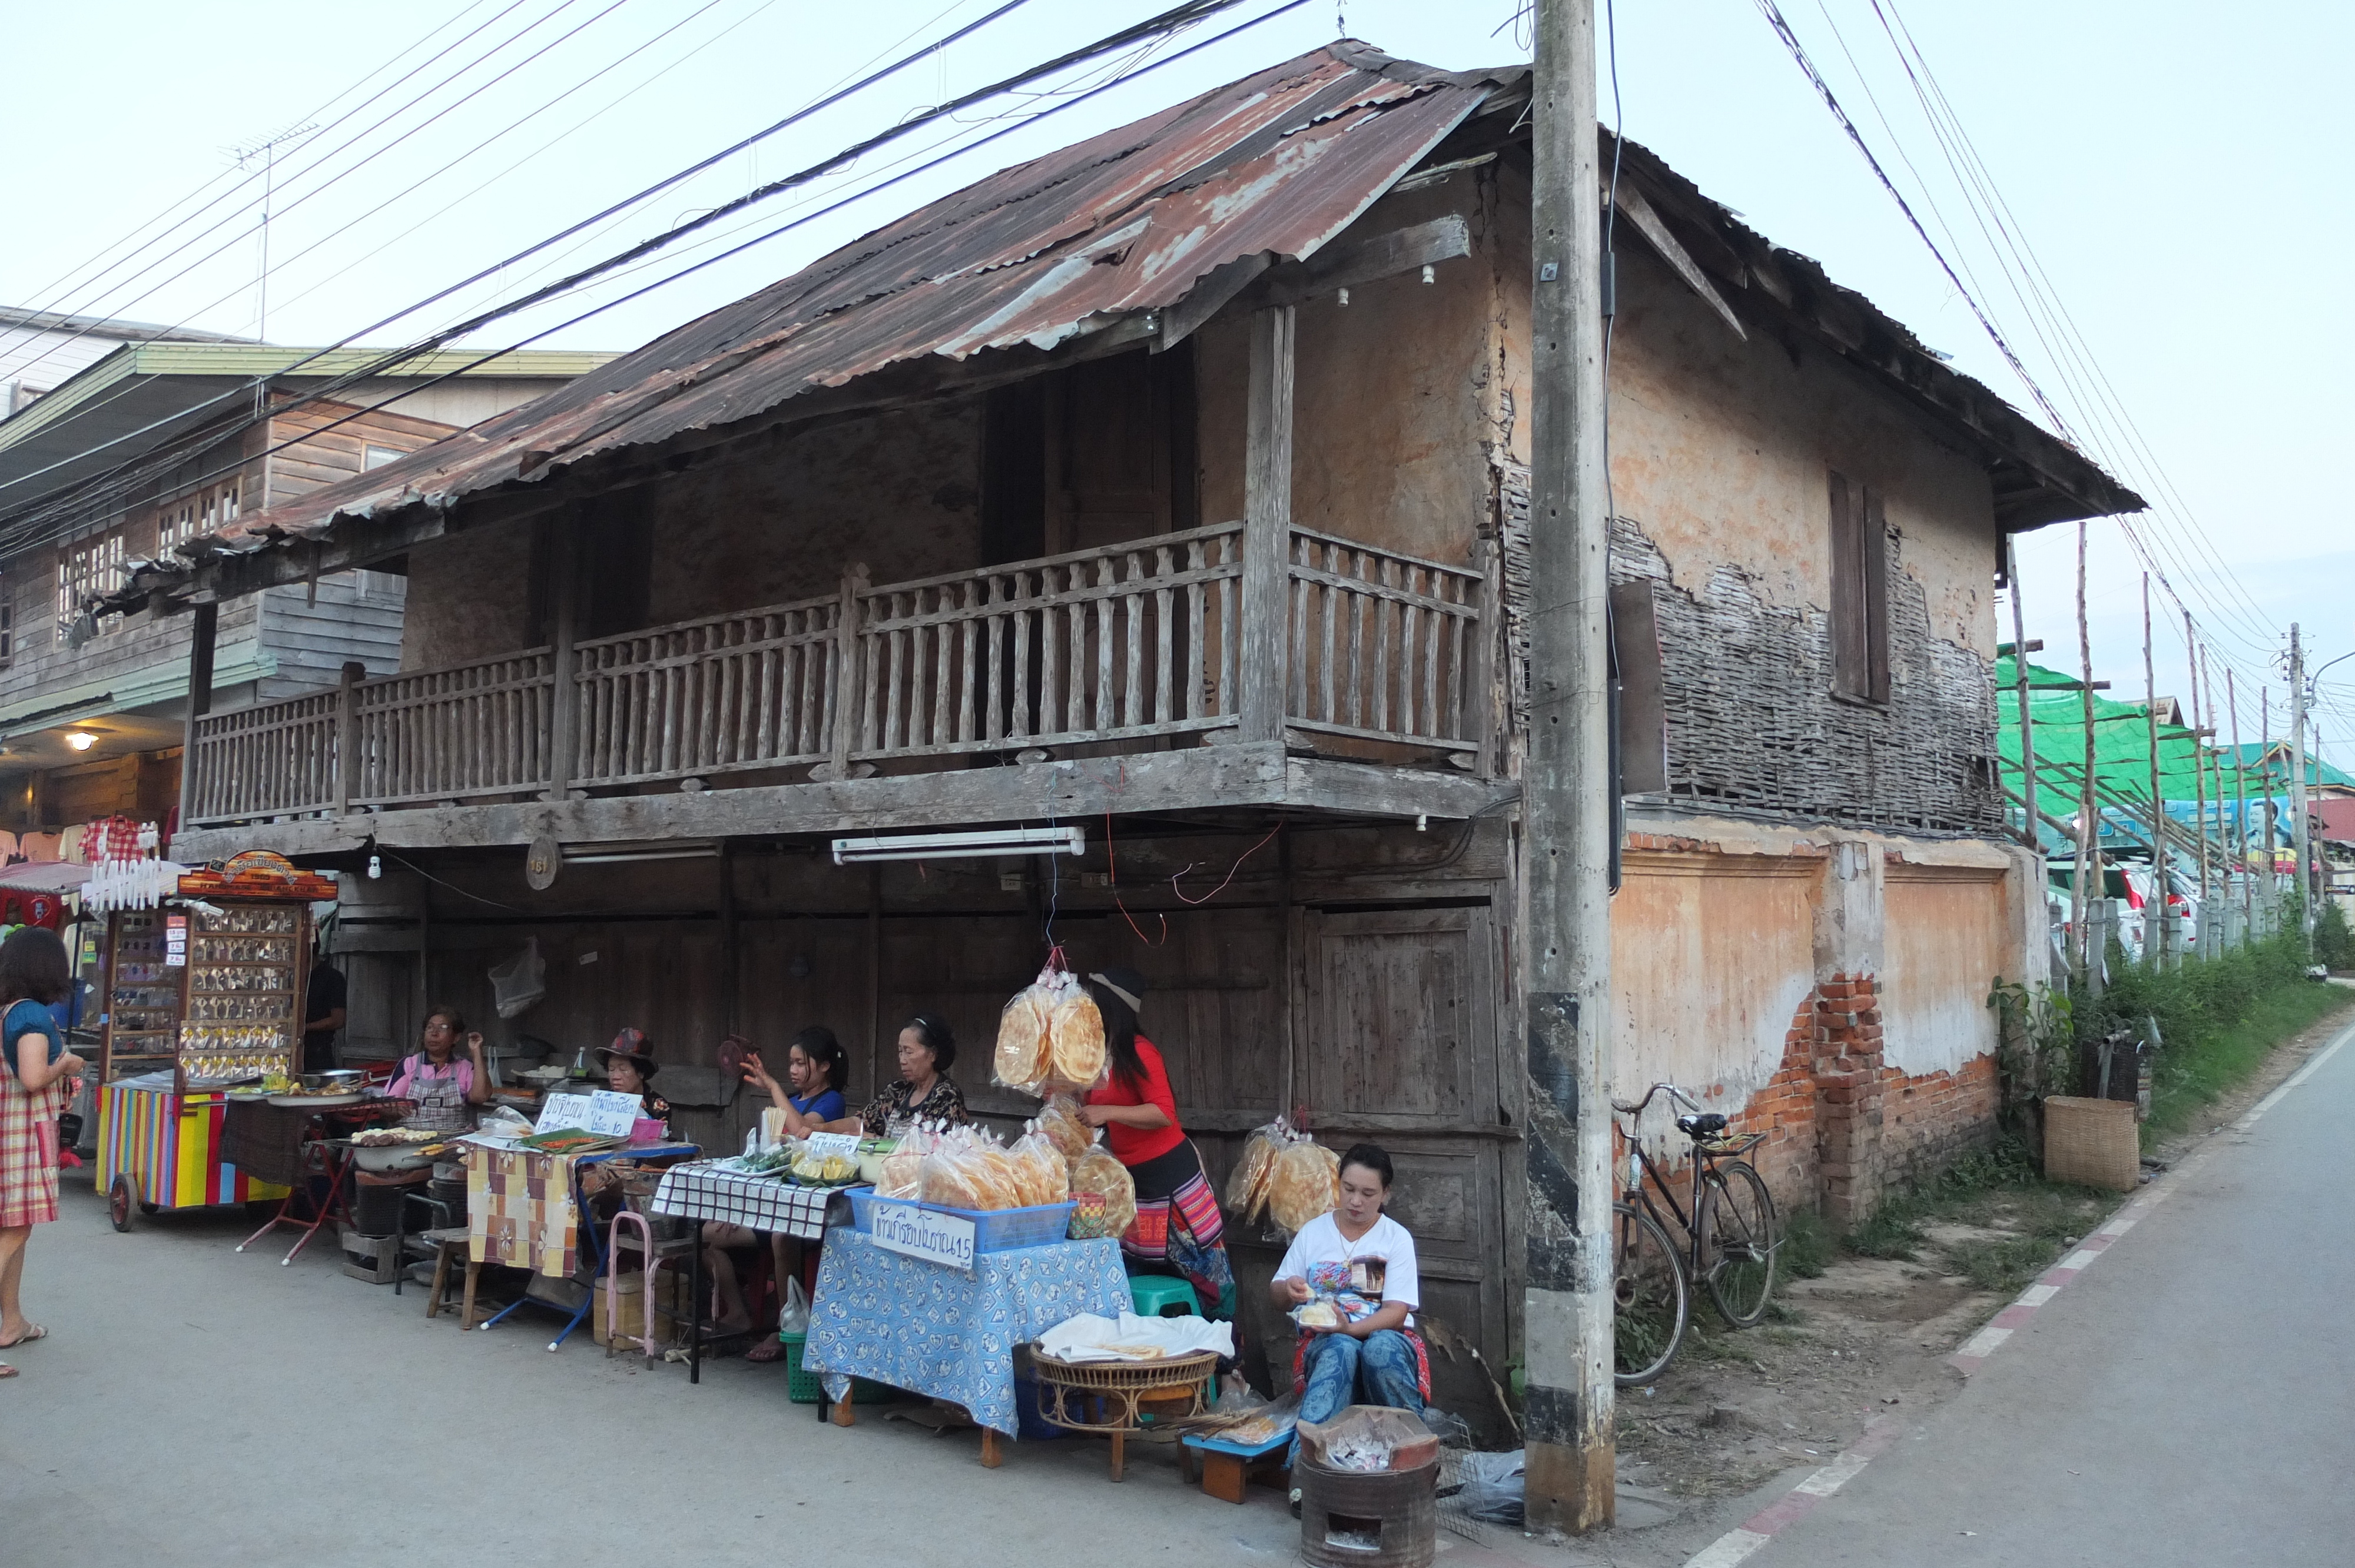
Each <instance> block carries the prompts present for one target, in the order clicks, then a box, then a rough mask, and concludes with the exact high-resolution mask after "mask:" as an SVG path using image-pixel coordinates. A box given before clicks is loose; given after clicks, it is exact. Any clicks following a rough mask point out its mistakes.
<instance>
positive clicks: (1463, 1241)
mask: <svg viewBox="0 0 2355 1568" xmlns="http://www.w3.org/2000/svg"><path fill="white" fill-rule="evenodd" d="M1303 920H1304V923H1305V930H1304V932H1303V937H1304V940H1303V942H1302V944H1301V962H1302V967H1303V970H1304V972H1303V973H1302V974H1301V976H1300V985H1299V989H1298V994H1299V996H1300V997H1301V999H1302V1003H1303V1007H1304V1012H1303V1013H1302V1015H1301V1017H1300V1019H1299V1022H1297V1024H1296V1025H1295V1028H1296V1031H1297V1035H1298V1038H1299V1039H1300V1041H1301V1042H1302V1044H1303V1051H1302V1072H1301V1079H1302V1082H1301V1086H1300V1088H1301V1097H1302V1100H1303V1103H1304V1104H1305V1106H1306V1107H1307V1109H1308V1112H1309V1116H1310V1120H1311V1125H1312V1127H1313V1128H1314V1129H1315V1131H1316V1135H1317V1137H1318V1139H1320V1140H1321V1141H1323V1142H1325V1143H1327V1144H1328V1145H1330V1146H1332V1147H1333V1148H1335V1149H1337V1150H1339V1149H1346V1148H1347V1147H1348V1145H1350V1144H1351V1143H1354V1142H1357V1141H1359V1139H1365V1140H1368V1141H1370V1142H1374V1143H1379V1144H1380V1145H1381V1146H1382V1148H1384V1149H1385V1150H1388V1151H1389V1153H1390V1156H1391V1163H1392V1165H1393V1167H1394V1168H1395V1171H1396V1174H1397V1182H1396V1185H1395V1187H1394V1188H1393V1190H1392V1197H1391V1215H1392V1216H1393V1217H1394V1218H1396V1219H1397V1220H1398V1222H1399V1223H1400V1224H1402V1225H1404V1226H1406V1227H1407V1229H1408V1230H1409V1231H1410V1232H1412V1234H1413V1235H1414V1238H1415V1252H1416V1255H1417V1258H1418V1260H1419V1263H1420V1265H1421V1268H1422V1272H1423V1302H1422V1306H1423V1314H1424V1315H1425V1316H1426V1317H1427V1318H1436V1319H1439V1321H1440V1323H1441V1324H1442V1325H1444V1329H1446V1330H1453V1331H1454V1332H1455V1333H1456V1334H1460V1335H1462V1336H1464V1337H1465V1338H1466V1339H1469V1340H1473V1341H1474V1342H1476V1343H1477V1344H1478V1345H1479V1346H1480V1348H1481V1351H1482V1353H1483V1354H1485V1355H1487V1356H1488V1357H1489V1358H1490V1359H1491V1361H1494V1362H1496V1363H1497V1364H1499V1365H1501V1364H1502V1363H1503V1362H1504V1361H1505V1360H1506V1358H1507V1355H1508V1349H1507V1331H1508V1330H1507V1324H1508V1318H1507V1306H1508V1303H1507V1300H1506V1280H1505V1274H1506V1270H1505V1269H1504V1268H1503V1267H1501V1266H1500V1265H1499V1262H1498V1260H1499V1258H1501V1257H1502V1255H1503V1248H1504V1245H1505V1221H1504V1208H1503V1202H1502V1192H1503V1181H1502V1178H1503V1153H1504V1150H1505V1148H1506V1146H1507V1144H1508V1141H1509V1140H1510V1139H1511V1138H1512V1137H1513V1136H1514V1133H1515V1131H1516V1129H1514V1128H1511V1127H1509V1126H1508V1124H1507V1123H1506V1122H1505V1119H1504V1117H1503V1114H1502V1108H1501V1103H1500V1100H1499V1097H1498V1088H1497V1085H1498V1079H1497V995H1496V992H1497V976H1498V974H1499V973H1500V972H1501V971H1500V967H1499V955H1498V953H1497V926H1496V921H1495V918H1494V916H1493V914H1492V912H1491V911H1490V910H1489V909H1488V908H1487V906H1473V907H1454V908H1423V909H1390V910H1381V911H1368V912H1349V911H1337V910H1332V911H1327V910H1310V911H1307V912H1305V915H1304V916H1303ZM1432 1371H1433V1376H1434V1378H1436V1379H1437V1380H1438V1381H1439V1387H1440V1388H1441V1390H1442V1391H1443V1392H1444V1394H1445V1397H1444V1398H1442V1400H1441V1401H1440V1403H1442V1404H1445V1405H1447V1406H1448V1407H1449V1408H1451V1409H1457V1410H1462V1411H1464V1412H1465V1414H1468V1415H1471V1416H1472V1417H1473V1418H1474V1419H1476V1420H1477V1419H1479V1418H1480V1415H1481V1414H1482V1412H1483V1411H1484V1410H1487V1409H1490V1408H1493V1396H1492V1395H1491V1394H1490V1393H1488V1392H1487V1387H1486V1385H1485V1383H1483V1382H1482V1381H1481V1379H1480V1375H1479V1372H1478V1371H1477V1369H1476V1368H1475V1367H1473V1366H1471V1365H1469V1364H1456V1363H1453V1362H1450V1361H1449V1360H1448V1359H1447V1358H1446V1357H1445V1356H1444V1355H1440V1354H1434V1355H1433V1366H1432Z"/></svg>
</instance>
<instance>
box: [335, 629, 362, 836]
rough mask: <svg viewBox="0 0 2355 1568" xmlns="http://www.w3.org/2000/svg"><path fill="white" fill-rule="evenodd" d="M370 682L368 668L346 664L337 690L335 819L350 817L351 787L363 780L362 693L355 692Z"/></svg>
mask: <svg viewBox="0 0 2355 1568" xmlns="http://www.w3.org/2000/svg"><path fill="white" fill-rule="evenodd" d="M367 679H368V666H367V665H366V664H363V663H361V662H359V661H358V660H357V659H346V660H345V661H344V668H343V678H342V680H341V681H340V682H339V683H337V685H336V764H335V774H336V785H335V789H334V791H333V794H334V797H335V801H336V815H337V816H339V817H343V816H348V815H350V814H351V810H352V787H353V785H354V784H355V783H356V782H357V780H358V779H359V777H360V712H359V693H358V692H357V691H355V690H354V689H353V688H355V687H357V685H358V684H359V683H361V682H362V681H365V680H367Z"/></svg>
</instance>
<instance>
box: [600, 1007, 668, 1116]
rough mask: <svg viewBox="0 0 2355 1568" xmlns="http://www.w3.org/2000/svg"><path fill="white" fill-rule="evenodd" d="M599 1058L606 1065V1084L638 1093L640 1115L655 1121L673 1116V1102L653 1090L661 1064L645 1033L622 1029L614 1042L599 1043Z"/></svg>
mask: <svg viewBox="0 0 2355 1568" xmlns="http://www.w3.org/2000/svg"><path fill="white" fill-rule="evenodd" d="M597 1060H598V1062H599V1063H600V1064H602V1065H603V1067H604V1069H605V1086H606V1087H607V1088H609V1089H611V1090H612V1091H613V1093H615V1094H617V1095H635V1096H637V1097H638V1107H639V1110H638V1114H639V1115H641V1116H643V1117H645V1118H649V1119H650V1120H654V1121H668V1120H669V1119H670V1102H669V1101H668V1100H666V1099H665V1098H663V1097H661V1096H660V1095H658V1094H656V1093H655V1090H654V1082H653V1080H654V1075H655V1074H656V1073H658V1072H660V1071H662V1064H661V1063H659V1062H657V1061H655V1045H654V1042H653V1041H651V1040H649V1039H647V1038H646V1037H645V1033H642V1032H641V1031H639V1030H635V1029H624V1030H623V1031H622V1032H621V1033H619V1034H616V1035H614V1036H613V1044H611V1045H600V1046H598V1047H597Z"/></svg>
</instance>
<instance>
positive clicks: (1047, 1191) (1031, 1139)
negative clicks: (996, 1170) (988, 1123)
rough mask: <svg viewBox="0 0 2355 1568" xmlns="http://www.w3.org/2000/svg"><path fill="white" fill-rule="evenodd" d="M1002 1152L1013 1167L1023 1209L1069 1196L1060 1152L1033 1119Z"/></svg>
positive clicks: (1069, 1185)
mask: <svg viewBox="0 0 2355 1568" xmlns="http://www.w3.org/2000/svg"><path fill="white" fill-rule="evenodd" d="M1006 1152H1007V1159H1008V1160H1011V1161H1012V1163H1013V1166H1014V1186H1015V1191H1016V1192H1018V1194H1019V1196H1020V1197H1021V1200H1022V1202H1021V1206H1022V1207H1023V1208H1026V1209H1035V1208H1038V1207H1039V1206H1040V1205H1042V1204H1047V1203H1060V1202H1062V1201H1063V1200H1064V1199H1066V1198H1068V1197H1070V1196H1071V1172H1070V1171H1068V1170H1066V1169H1065V1168H1064V1165H1063V1156H1062V1152H1061V1150H1058V1149H1057V1148H1056V1147H1055V1145H1054V1141H1053V1140H1052V1139H1050V1138H1049V1137H1048V1136H1047V1135H1046V1134H1045V1133H1043V1132H1041V1131H1039V1124H1038V1123H1037V1122H1035V1121H1034V1122H1032V1123H1031V1124H1030V1128H1029V1130H1028V1131H1027V1132H1025V1133H1024V1134H1023V1135H1022V1136H1021V1137H1020V1138H1018V1139H1015V1140H1014V1147H1013V1148H1012V1149H1009V1150H1007V1151H1006Z"/></svg>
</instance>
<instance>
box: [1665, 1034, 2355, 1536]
mask: <svg viewBox="0 0 2355 1568" xmlns="http://www.w3.org/2000/svg"><path fill="white" fill-rule="evenodd" d="M2346 1022H2347V1021H2346V1019H2345V1017H2344V1016H2343V1015H2342V1016H2340V1017H2338V1018H2333V1019H2326V1020H2325V1021H2323V1022H2320V1023H2318V1024H2316V1025H2315V1026H2314V1027H2313V1028H2311V1029H2309V1030H2307V1031H2306V1032H2305V1033H2302V1034H2300V1035H2298V1036H2297V1037H2296V1038H2295V1039H2293V1040H2290V1041H2288V1042H2287V1043H2286V1044H2283V1045H2282V1046H2281V1047H2279V1048H2278V1049H2277V1050H2275V1053H2274V1054H2273V1055H2272V1056H2271V1057H2270V1058H2269V1059H2268V1060H2267V1062H2266V1063H2265V1065H2264V1067H2263V1068H2262V1069H2261V1070H2260V1071H2259V1072H2257V1073H2256V1074H2255V1075H2254V1076H2252V1077H2251V1078H2250V1080H2249V1081H2248V1082H2247V1083H2245V1084H2243V1086H2241V1087H2240V1088H2239V1089H2237V1090H2235V1091H2234V1092H2233V1093H2232V1094H2231V1095H2229V1096H2227V1097H2225V1098H2223V1099H2222V1100H2221V1101H2219V1102H2217V1103H2216V1104H2214V1105H2212V1106H2210V1107H2206V1108H2205V1109H2204V1110H2203V1112H2202V1113H2201V1115H2200V1118H2199V1119H2198V1121H2197V1123H2196V1124H2195V1126H2194V1127H2193V1128H2190V1129H2189V1130H2187V1131H2186V1132H2184V1133H2182V1134H2180V1135H2179V1136H2177V1137H2176V1138H2174V1139H2170V1140H2169V1141H2168V1142H2167V1143H2166V1144H2164V1145H2162V1146H2161V1147H2160V1148H2159V1149H2158V1150H2157V1151H2156V1152H2155V1154H2154V1155H2153V1156H2152V1158H2153V1159H2156V1160H2158V1162H2159V1163H2160V1165H2161V1166H2162V1167H2163V1166H2164V1165H2165V1164H2167V1163H2169V1162H2170V1161H2171V1160H2174V1159H2177V1158H2179V1157H2180V1156H2181V1155H2182V1154H2183V1153H2184V1152H2186V1151H2187V1150H2189V1149H2190V1147H2191V1146H2192V1145H2194V1144H2196V1143H2197V1142H2198V1141H2199V1140H2200V1139H2203V1138H2205V1137H2207V1136H2208V1135H2209V1134H2210V1133H2211V1132H2213V1131H2214V1130H2215V1129H2216V1128H2220V1127H2222V1126H2224V1125H2225V1124H2227V1123H2229V1122H2231V1121H2232V1120H2233V1119H2234V1118H2237V1117H2239V1116H2240V1115H2241V1113H2242V1112H2243V1111H2245V1110H2246V1109H2247V1108H2248V1107H2250V1106H2251V1105H2252V1104H2254V1102H2255V1101H2256V1100H2258V1099H2259V1098H2261V1097H2263V1096H2264V1094H2265V1093H2266V1092H2268V1091H2269V1090H2271V1089H2272V1088H2273V1087H2274V1086H2275V1085H2276V1084H2279V1083H2280V1082H2281V1081H2282V1080H2283V1079H2284V1078H2286V1077H2288V1076H2289V1075H2291V1074H2292V1073H2294V1072H2296V1070H2297V1069H2298V1068H2299V1067H2300V1066H2302V1065H2305V1063H2306V1061H2307V1058H2308V1057H2310V1056H2311V1055H2312V1054H2314V1052H2315V1051H2317V1050H2318V1049H2319V1048H2320V1047H2321V1046H2322V1045H2324V1044H2327V1043H2328V1041H2329V1040H2330V1039H2331V1038H2332V1036H2334V1035H2335V1034H2337V1033H2338V1032H2339V1030H2340V1029H2342V1028H2344V1027H2345V1026H2346ZM2117 1201H2118V1200H2115V1199H2113V1198H2108V1197H2096V1196H2090V1195H2085V1196H2081V1195H2079V1194H2077V1193H2074V1192H2062V1191H2059V1190H2053V1189H2042V1190H2041V1191H2030V1192H2018V1191H2012V1190H2005V1189H2000V1188H1998V1189H1996V1190H1993V1191H1991V1192H1987V1193H1985V1194H1983V1195H1980V1196H1977V1197H1976V1198H1974V1199H1972V1200H1969V1201H1967V1202H1964V1203H1962V1204H1960V1205H1951V1206H1950V1207H1955V1208H1959V1210H1960V1211H1961V1212H1960V1213H1955V1214H1952V1215H1941V1216H1940V1217H1939V1218H1937V1219H1936V1220H1934V1221H1929V1222H1925V1223H1923V1224H1922V1225H1921V1226H1920V1234H1921V1238H1922V1239H1921V1242H1920V1243H1919V1244H1918V1245H1915V1246H1914V1247H1913V1253H1914V1256H1913V1258H1912V1259H1910V1260H1908V1259H1903V1258H1893V1257H1864V1256H1857V1255H1852V1254H1849V1253H1848V1252H1846V1251H1842V1252H1841V1253H1840V1254H1839V1255H1838V1256H1837V1257H1835V1258H1833V1259H1832V1260H1830V1262H1829V1264H1828V1266H1827V1267H1826V1268H1825V1270H1824V1272H1823V1274H1822V1275H1821V1276H1820V1277H1817V1278H1812V1279H1797V1278H1791V1277H1788V1276H1787V1275H1786V1276H1785V1277H1783V1278H1781V1279H1779V1280H1778V1281H1777V1282H1776V1285H1775V1300H1776V1303H1777V1306H1776V1308H1775V1309H1774V1312H1773V1314H1772V1315H1771V1316H1770V1318H1769V1320H1768V1321H1767V1322H1765V1323H1764V1324H1761V1325H1760V1326H1759V1327H1757V1328H1755V1329H1751V1330H1744V1331H1741V1332H1734V1331H1732V1330H1727V1329H1726V1327H1725V1325H1724V1323H1723V1322H1722V1321H1721V1319H1719V1318H1718V1317H1717V1315H1716V1311H1715V1308H1712V1307H1710V1305H1709V1304H1708V1298H1707V1296H1706V1294H1705V1293H1704V1292H1701V1291H1699V1290H1696V1291H1695V1292H1694V1297H1695V1299H1694V1302H1693V1308H1692V1314H1693V1316H1692V1321H1693V1327H1692V1328H1691V1329H1689V1330H1687V1333H1686V1340H1685V1344H1684V1347H1683V1348H1682V1349H1681V1350H1680V1351H1678V1355H1677V1360H1676V1361H1675V1363H1674V1364H1673V1365H1671V1366H1670V1367H1669V1369H1668V1372H1667V1373H1666V1374H1665V1375H1663V1376H1662V1377H1661V1379H1660V1380H1659V1382H1658V1383H1655V1384H1654V1385H1653V1386H1652V1387H1650V1388H1649V1389H1623V1390H1621V1391H1620V1395H1619V1416H1618V1433H1619V1453H1620V1474H1621V1476H1622V1477H1623V1478H1624V1479H1625V1480H1626V1481H1629V1482H1633V1483H1636V1485H1638V1486H1640V1487H1643V1488H1646V1489H1651V1490H1653V1491H1654V1493H1655V1495H1659V1494H1665V1495H1666V1496H1667V1497H1672V1498H1677V1499H1692V1500H1693V1501H1695V1502H1698V1501H1700V1499H1709V1498H1721V1497H1726V1496H1731V1495H1734V1494H1738V1493H1741V1492H1743V1491H1746V1490H1748V1489H1751V1488H1753V1487H1755V1486H1758V1485H1759V1484H1761V1483H1762V1482H1764V1480H1766V1479H1767V1478H1770V1477H1772V1476H1773V1475H1774V1474H1775V1473H1776V1472H1778V1471H1781V1470H1785V1469H1788V1468H1790V1467H1793V1466H1796V1465H1804V1464H1806V1463H1807V1462H1809V1461H1810V1460H1813V1459H1817V1458H1824V1459H1828V1458H1829V1457H1831V1456H1833V1455H1835V1454H1837V1453H1838V1452H1839V1451H1840V1450H1841V1449H1843V1448H1845V1447H1847V1446H1849V1444H1850V1443H1852V1442H1854V1441H1855V1439H1856V1438H1857V1436H1859V1434H1860V1433H1861V1432H1862V1431H1863V1430H1864V1426H1865V1424H1866V1423H1867V1422H1868V1421H1870V1420H1871V1419H1872V1417H1873V1416H1874V1415H1876V1414H1881V1413H1884V1412H1887V1411H1890V1410H1891V1408H1892V1407H1897V1406H1904V1407H1909V1414H1911V1413H1912V1407H1919V1406H1924V1405H1930V1404H1935V1403H1937V1402H1939V1401H1941V1400H1944V1399H1945V1398H1946V1397H1947V1396H1948V1395H1950V1394H1952V1393H1954V1392H1955V1390H1956V1389H1958V1388H1960V1387H1961V1386H1962V1374H1961V1373H1960V1372H1956V1371H1955V1369H1954V1368H1953V1367H1952V1366H1951V1365H1949V1364H1948V1363H1947V1361H1946V1360H1945V1358H1946V1357H1947V1356H1948V1355H1949V1354H1951V1353H1952V1352H1953V1351H1954V1350H1955V1347H1956V1346H1957V1345H1959V1344H1960V1343H1961V1342H1962V1341H1963V1340H1966V1339H1967V1338H1969V1337H1970V1335H1971V1334H1972V1333H1974V1332H1975V1331H1976V1330H1977V1329H1978V1328H1979V1327H1980V1325H1982V1324H1984V1323H1985V1322H1986V1321H1987V1319H1989V1318H1990V1317H1992V1316H1994V1314H1995V1313H1996V1312H1997V1311H1998V1309H1999V1308H2002V1307H2003V1306H2004V1305H2005V1304H2006V1303H2007V1302H2009V1300H2010V1299H2011V1298H2013V1297H2014V1296H2016V1295H2017V1294H2018V1293H2019V1284H2015V1283H2011V1281H2013V1280H2019V1282H2020V1283H2025V1280H2026V1279H2027V1278H2031V1277H2033V1276H2034V1275H2035V1274H2036V1273H2039V1272H2041V1270H2042V1269H2043V1267H2044V1266H2047V1265H2049V1264H2050V1263H2051V1262H2052V1261H2053V1260H2054V1259H2057V1258H2058V1257H2059V1256H2061V1255H2062V1253H2063V1252H2065V1251H2066V1250H2067V1248H2068V1247H2069V1246H2070V1245H2073V1243H2074V1242H2075V1241H2076V1240H2077V1238H2078V1237H2080V1236H2082V1235H2083V1234H2087V1233H2088V1232H2090V1231H2091V1230H2093V1229H2094V1227H2096V1226H2098V1225H2099V1224H2101V1223H2102V1221H2103V1218H2104V1216H2105V1215H2106V1214H2107V1213H2109V1212H2110V1211H2111V1210H2112V1209H2113V1208H2115V1203H2116V1202H2117ZM1975 1278H1976V1280H1977V1283H1975ZM1991 1280H1997V1281H2001V1282H2002V1283H2001V1284H2000V1285H1990V1284H1989V1283H1988V1282H1989V1281H1991Z"/></svg>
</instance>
